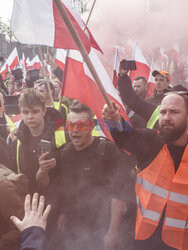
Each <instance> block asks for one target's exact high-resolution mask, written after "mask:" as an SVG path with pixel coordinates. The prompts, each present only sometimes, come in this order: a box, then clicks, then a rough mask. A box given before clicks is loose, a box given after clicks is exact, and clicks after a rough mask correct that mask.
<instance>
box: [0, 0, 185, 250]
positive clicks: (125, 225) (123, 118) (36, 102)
mask: <svg viewBox="0 0 188 250" xmlns="http://www.w3.org/2000/svg"><path fill="white" fill-rule="evenodd" d="M18 2H19V1H18V0H15V7H14V8H15V9H14V12H13V14H14V16H13V19H14V18H15V20H16V21H15V20H13V21H12V22H13V24H12V27H13V29H14V32H15V34H17V38H19V39H20V40H21V42H23V41H24V42H25V43H27V41H26V40H24V39H25V38H24V39H21V38H20V34H21V33H20V32H18V31H19V27H21V29H22V27H23V26H19V25H18V23H19V22H18V21H19V20H20V19H16V8H18V7H19V8H20V13H19V15H20V16H19V18H22V16H21V11H22V9H21V7H20V5H19V3H18ZM35 2H36V1H33V9H34V8H35ZM41 2H42V0H40V1H37V4H41ZM52 2H53V4H54V6H53V8H54V15H57V13H58V12H56V11H58V10H59V13H58V14H59V17H58V18H60V19H58V20H59V23H60V26H59V27H60V28H61V26H62V25H63V24H62V23H61V22H63V21H62V20H63V19H62V20H61V16H62V18H63V14H62V13H63V10H62V9H61V8H60V7H59V5H58V2H61V1H58V0H57V1H52ZM62 2H64V3H63V4H64V5H65V6H66V1H64V0H63V1H62ZM24 4H25V3H23V4H22V5H23V6H22V8H24V6H25V5H24ZM66 7H67V6H66ZM55 8H57V9H58V10H56V11H55ZM67 9H68V7H67ZM27 10H29V8H27ZM31 11H32V10H31ZM45 11H46V9H44V12H45ZM60 13H61V16H60ZM67 13H69V12H68V11H67ZM71 13H72V12H71ZM25 15H26V14H25ZM38 17H39V16H38ZM38 17H37V15H36V18H38ZM28 20H29V18H28ZM75 20H77V19H75ZM75 20H74V21H73V24H74V26H75V27H77V26H76V25H75V23H74V22H75ZM14 22H15V23H14ZM55 22H57V19H55V18H54V23H55ZM25 25H27V22H25ZM77 25H78V23H77ZM16 26H17V27H16ZM33 26H35V24H33ZM67 27H68V26H67ZM55 28H57V23H55ZM85 28H86V27H85ZM31 29H32V28H31ZM22 32H23V30H22ZM36 32H37V31H36ZM48 32H49V33H50V30H49V31H48ZM56 32H57V31H56ZM79 32H80V31H78V33H79ZM89 32H90V31H89V30H88V34H89V36H90V38H89V39H88V37H87V39H88V40H87V39H86V38H85V37H84V35H85V34H84V35H83V37H84V39H83V40H84V42H83V44H81V45H82V46H80V43H81V41H77V42H76V41H75V40H74V42H75V43H76V44H77V47H78V48H79V49H80V51H76V52H75V50H74V51H73V49H75V48H74V46H75V45H73V46H71V45H70V48H67V47H66V46H65V47H63V46H62V44H63V42H64V43H65V44H66V41H65V40H66V39H64V38H63V36H59V37H58V35H59V34H56V36H55V37H54V44H53V47H55V48H61V49H62V48H63V49H67V51H66V52H65V51H64V52H63V50H62V53H65V54H66V56H65V58H64V59H65V60H63V59H62V57H61V59H60V61H57V60H56V59H57V58H56V59H55V57H54V56H52V55H51V54H50V52H49V51H48V50H47V53H46V55H45V58H42V57H41V54H42V51H40V50H41V48H40V47H39V52H40V53H39V54H40V59H39V61H38V62H37V63H36V61H35V63H34V62H33V63H31V61H30V63H26V60H24V58H23V60H22V63H20V62H19V60H18V57H17V56H16V57H15V58H16V59H15V60H13V61H12V64H9V63H8V60H6V61H5V64H4V66H2V67H1V70H0V150H1V157H0V201H1V202H0V250H126V249H127V250H151V249H154V250H168V249H169V250H170V249H182V250H188V146H187V130H188V89H187V88H186V87H185V84H182V82H181V84H180V82H178V81H177V82H175V79H178V78H173V77H175V74H173V76H172V75H171V74H170V73H169V72H168V71H167V70H166V68H160V69H159V68H154V69H153V70H151V75H152V77H153V83H152V88H151V84H150V83H149V80H148V78H147V77H146V74H145V73H144V71H141V70H140V68H139V64H138V63H137V61H136V58H135V60H133V61H129V60H127V59H123V60H121V61H120V62H119V64H118V75H117V79H116V80H117V82H116V84H115V81H114V85H113V83H112V81H111V80H110V78H109V77H108V76H107V73H106V71H105V70H104V69H103V66H102V64H101V62H100V61H99V59H98V57H97V56H96V55H95V54H94V51H93V48H95V49H98V50H100V48H99V46H98V45H97V44H96V42H95V40H94V38H93V37H92V35H91V34H90V33H89ZM44 33H45V32H44ZM38 36H40V35H39V33H38ZM43 36H44V37H45V35H44V34H43ZM69 36H70V34H69ZM74 36H76V35H74ZM79 36H80V38H81V39H80V40H82V34H81V33H79ZM60 38H61V39H62V40H63V39H64V40H63V42H62V44H61V42H59V41H60V40H58V39H60ZM27 39H28V37H27ZM29 39H32V38H31V37H30V38H29ZM46 39H47V37H46ZM55 39H57V40H58V41H55ZM67 39H68V38H67ZM40 41H42V40H40ZM45 42H46V41H45ZM45 42H44V43H43V44H44V45H49V46H51V45H52V44H46V43H45ZM31 43H32V42H31ZM33 43H34V42H33ZM70 43H71V42H70ZM35 44H37V42H36V40H35ZM41 44H42V43H41ZM57 44H59V45H57ZM78 48H77V49H78ZM79 52H80V54H79ZM87 53H88V54H87ZM86 54H87V55H86ZM81 55H82V57H83V58H84V59H83V58H82V57H81ZM88 55H89V56H88ZM37 57H38V56H37ZM80 58H81V59H80ZM38 63H39V64H40V65H39V64H38ZM23 65H24V67H23ZM142 72H143V74H142ZM97 74H98V75H99V76H100V77H99V76H98V75H97ZM133 75H134V77H133ZM182 79H183V78H182ZM101 82H102V84H103V88H101V86H100V85H101ZM110 84H112V86H111V85H110ZM97 85H98V86H97ZM107 85H108V86H107ZM106 86H107V87H106ZM149 88H150V89H149ZM105 102H106V103H105Z"/></svg>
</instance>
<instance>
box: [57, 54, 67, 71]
mask: <svg viewBox="0 0 188 250" xmlns="http://www.w3.org/2000/svg"><path fill="white" fill-rule="evenodd" d="M66 55H67V51H66V50H64V49H57V50H56V56H55V64H56V65H57V66H58V67H59V68H61V69H62V70H63V71H64V68H65V60H66Z"/></svg>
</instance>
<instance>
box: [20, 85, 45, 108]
mask: <svg viewBox="0 0 188 250" xmlns="http://www.w3.org/2000/svg"><path fill="white" fill-rule="evenodd" d="M35 105H39V106H41V107H42V108H43V109H45V102H44V99H43V97H42V96H41V95H40V94H39V93H38V92H37V91H36V90H35V89H33V88H26V89H24V90H23V92H22V93H21V95H20V98H19V107H20V108H21V107H24V106H26V107H28V108H30V109H32V108H33V107H34V106H35Z"/></svg>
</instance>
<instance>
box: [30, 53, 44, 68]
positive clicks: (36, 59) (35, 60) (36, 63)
mask: <svg viewBox="0 0 188 250" xmlns="http://www.w3.org/2000/svg"><path fill="white" fill-rule="evenodd" d="M30 68H32V69H41V68H42V66H41V62H40V59H39V56H38V55H36V56H35V57H33V59H32V60H31V61H30V62H28V63H27V69H30Z"/></svg>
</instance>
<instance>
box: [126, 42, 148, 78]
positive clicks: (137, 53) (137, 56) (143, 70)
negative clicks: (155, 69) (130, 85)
mask: <svg viewBox="0 0 188 250" xmlns="http://www.w3.org/2000/svg"><path fill="white" fill-rule="evenodd" d="M133 60H135V61H136V68H137V69H136V70H131V71H130V75H129V77H130V79H131V81H132V82H133V81H134V79H135V78H136V77H137V76H143V77H145V78H146V81H148V79H149V74H150V67H149V65H148V63H147V61H146V59H145V57H144V55H143V53H142V51H141V49H140V48H139V47H138V45H137V44H136V45H135V49H134V54H133Z"/></svg>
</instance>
